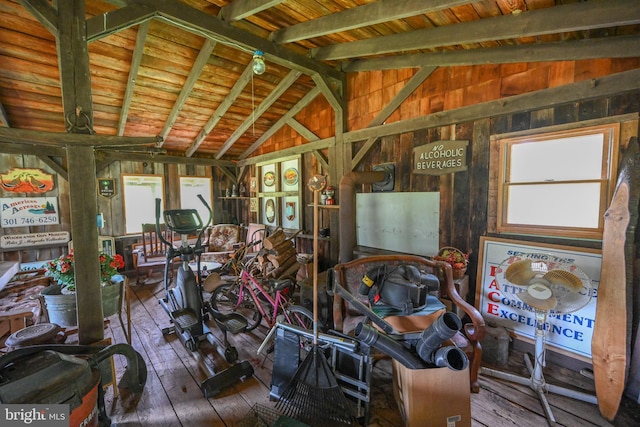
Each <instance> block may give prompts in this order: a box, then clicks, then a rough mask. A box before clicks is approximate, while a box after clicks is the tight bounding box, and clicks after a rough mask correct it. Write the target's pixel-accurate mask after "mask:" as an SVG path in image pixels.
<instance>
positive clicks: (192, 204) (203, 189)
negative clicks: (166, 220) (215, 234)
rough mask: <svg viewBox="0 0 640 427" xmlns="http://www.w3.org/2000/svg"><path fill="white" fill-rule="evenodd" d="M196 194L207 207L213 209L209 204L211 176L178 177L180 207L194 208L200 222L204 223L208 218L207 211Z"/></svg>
mask: <svg viewBox="0 0 640 427" xmlns="http://www.w3.org/2000/svg"><path fill="white" fill-rule="evenodd" d="M198 195H201V196H202V198H203V199H204V200H205V202H207V204H208V205H209V207H210V208H211V209H213V205H212V204H211V178H205V177H196V176H181V177H180V208H182V209H195V210H196V211H198V215H200V219H202V223H203V224H206V223H207V221H208V220H209V215H210V213H209V211H208V210H207V208H206V207H205V206H204V205H203V204H202V202H201V201H200V199H199V198H198Z"/></svg>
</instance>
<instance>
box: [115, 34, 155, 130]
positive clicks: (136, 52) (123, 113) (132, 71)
mask: <svg viewBox="0 0 640 427" xmlns="http://www.w3.org/2000/svg"><path fill="white" fill-rule="evenodd" d="M148 32H149V21H145V22H143V23H142V24H140V27H139V28H138V34H136V46H135V48H134V49H133V55H132V56H131V66H130V67H129V77H128V78H127V88H126V89H125V91H124V97H123V98H122V108H121V109H120V120H119V121H118V135H120V136H122V135H124V128H125V126H126V125H127V117H128V116H129V107H130V106H131V97H132V96H133V90H134V89H135V87H136V78H137V76H138V69H139V68H140V62H141V61H142V54H143V53H144V42H145V40H146V39H147V33H148Z"/></svg>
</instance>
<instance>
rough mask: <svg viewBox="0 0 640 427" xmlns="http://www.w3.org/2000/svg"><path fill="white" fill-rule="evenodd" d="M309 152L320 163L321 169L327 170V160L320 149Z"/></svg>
mask: <svg viewBox="0 0 640 427" xmlns="http://www.w3.org/2000/svg"><path fill="white" fill-rule="evenodd" d="M311 154H313V157H315V158H316V160H317V161H318V163H320V167H321V168H322V170H325V171H328V170H329V162H327V159H325V158H324V156H323V155H322V153H321V152H320V151H318V150H313V151H312V152H311Z"/></svg>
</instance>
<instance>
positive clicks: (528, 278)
mask: <svg viewBox="0 0 640 427" xmlns="http://www.w3.org/2000/svg"><path fill="white" fill-rule="evenodd" d="M495 278H496V282H497V284H498V289H499V290H500V292H501V293H502V296H503V297H505V298H507V299H508V300H509V301H510V302H511V303H512V304H513V305H514V306H515V307H518V308H520V309H522V310H528V311H532V312H534V313H535V318H536V324H535V328H536V332H535V360H534V365H533V366H532V364H531V360H530V359H529V356H528V355H525V357H524V361H525V365H526V366H527V369H528V370H529V373H530V375H531V376H530V378H524V377H521V376H518V375H514V374H511V373H507V372H501V371H496V370H493V369H487V368H483V369H482V373H483V374H485V375H488V376H492V377H496V378H500V379H503V380H507V381H512V382H515V383H518V384H522V385H528V386H530V387H531V389H533V390H534V391H535V392H536V394H537V395H538V398H539V399H540V403H541V404H542V407H543V409H544V412H545V415H546V416H547V419H548V421H549V423H550V424H551V425H554V424H555V418H554V417H553V414H552V413H551V407H550V406H549V403H548V402H547V397H546V394H545V393H546V392H551V393H555V394H560V395H563V396H567V397H570V398H573V399H578V400H582V401H585V402H589V403H593V404H597V399H596V396H593V395H590V394H587V393H581V392H579V391H575V390H571V389H567V388H563V387H558V386H555V385H553V384H547V383H546V382H545V380H544V376H543V373H542V368H543V367H544V366H545V340H546V331H547V329H548V327H547V316H549V315H560V314H566V313H571V312H574V311H576V310H579V309H581V308H582V307H584V306H586V305H587V304H588V303H589V301H590V300H591V295H592V293H593V287H592V285H591V280H590V279H589V277H588V276H587V275H586V274H585V273H584V271H582V270H581V269H580V268H579V267H578V266H577V265H575V264H573V263H572V262H570V261H568V260H566V259H563V258H558V257H556V256H554V255H550V254H542V253H529V254H519V255H514V256H511V257H509V258H507V259H505V260H504V261H503V262H502V263H501V264H500V266H499V267H498V268H497V269H496V275H495Z"/></svg>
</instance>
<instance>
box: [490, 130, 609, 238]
mask: <svg viewBox="0 0 640 427" xmlns="http://www.w3.org/2000/svg"><path fill="white" fill-rule="evenodd" d="M618 134H619V125H618V124H610V125H602V126H593V127H588V128H581V129H574V130H570V131H562V132H553V133H547V134H543V135H535V136H525V137H517V138H505V139H501V140H499V142H500V159H501V161H500V164H501V170H500V174H499V187H500V188H499V199H498V216H497V220H498V223H497V226H498V227H497V228H498V231H499V232H503V233H518V234H535V235H545V236H555V237H570V238H591V239H601V238H602V230H603V225H604V212H605V211H606V209H607V206H608V203H609V199H610V196H611V193H612V191H613V186H614V184H615V178H614V177H615V172H616V167H615V166H616V165H615V164H614V163H615V162H614V161H613V160H612V159H615V158H616V157H615V156H614V155H613V154H612V153H616V152H617V149H618Z"/></svg>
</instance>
